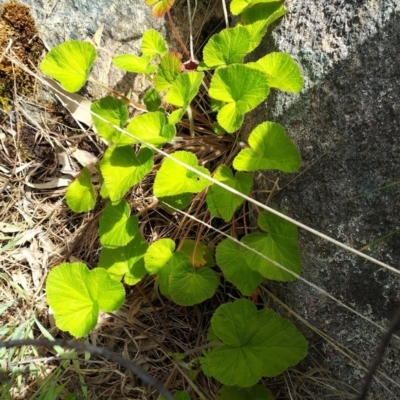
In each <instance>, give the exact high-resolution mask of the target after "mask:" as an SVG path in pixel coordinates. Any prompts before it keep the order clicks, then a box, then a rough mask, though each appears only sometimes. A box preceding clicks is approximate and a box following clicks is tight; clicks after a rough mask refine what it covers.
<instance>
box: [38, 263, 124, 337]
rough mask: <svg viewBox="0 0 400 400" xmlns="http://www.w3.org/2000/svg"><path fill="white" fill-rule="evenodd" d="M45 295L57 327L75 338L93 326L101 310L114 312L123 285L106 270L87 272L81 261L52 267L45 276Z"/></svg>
mask: <svg viewBox="0 0 400 400" xmlns="http://www.w3.org/2000/svg"><path fill="white" fill-rule="evenodd" d="M46 293H47V302H48V303H49V306H50V307H51V308H52V309H53V311H54V317H55V320H56V324H57V326H58V327H59V328H60V329H62V330H64V331H68V332H70V333H71V335H74V336H76V337H81V336H84V335H86V334H88V333H89V331H90V330H91V329H93V328H94V327H95V326H96V323H97V318H98V314H99V311H100V310H102V311H105V312H112V311H115V310H117V309H118V308H119V307H121V305H122V303H123V302H124V299H125V290H124V288H123V286H122V284H121V283H120V282H116V281H113V280H112V279H111V278H110V276H109V274H108V273H107V271H105V270H103V269H100V268H96V269H94V270H92V271H89V270H88V268H87V267H86V265H85V264H83V263H80V262H77V263H72V264H70V263H65V264H60V265H57V266H56V267H54V268H53V269H52V270H51V271H50V272H49V274H48V276H47V280H46Z"/></svg>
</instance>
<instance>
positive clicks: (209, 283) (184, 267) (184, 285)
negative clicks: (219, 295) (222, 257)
mask: <svg viewBox="0 0 400 400" xmlns="http://www.w3.org/2000/svg"><path fill="white" fill-rule="evenodd" d="M218 285H219V277H218V275H217V274H216V273H215V272H214V271H213V270H212V269H210V268H208V267H202V268H195V267H194V266H193V265H192V264H191V262H190V261H188V262H186V263H180V264H178V265H177V266H176V267H175V268H173V269H172V270H171V278H170V282H169V294H170V295H171V298H172V300H173V301H174V302H175V303H177V304H179V305H181V306H192V305H194V304H198V303H201V302H202V301H204V300H207V299H209V298H211V297H212V296H213V295H214V293H215V291H216V290H217V287H218Z"/></svg>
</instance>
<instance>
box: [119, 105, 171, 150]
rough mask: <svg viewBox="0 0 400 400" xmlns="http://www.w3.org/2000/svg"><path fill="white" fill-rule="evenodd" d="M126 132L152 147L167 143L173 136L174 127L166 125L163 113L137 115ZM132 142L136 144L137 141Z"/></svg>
mask: <svg viewBox="0 0 400 400" xmlns="http://www.w3.org/2000/svg"><path fill="white" fill-rule="evenodd" d="M126 131H127V132H129V133H131V134H132V135H133V136H135V137H136V138H138V139H139V140H142V141H144V142H146V143H149V144H152V145H154V146H159V145H161V144H164V143H167V142H169V141H170V140H172V139H173V138H174V136H175V127H174V126H173V125H167V121H166V119H165V116H164V113H162V112H161V111H155V112H148V113H146V114H140V115H137V116H136V117H134V118H133V119H132V121H131V122H130V123H129V125H128V126H127V127H126ZM132 140H133V142H134V143H137V140H135V139H132Z"/></svg>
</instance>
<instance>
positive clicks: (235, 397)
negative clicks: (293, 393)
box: [215, 385, 274, 400]
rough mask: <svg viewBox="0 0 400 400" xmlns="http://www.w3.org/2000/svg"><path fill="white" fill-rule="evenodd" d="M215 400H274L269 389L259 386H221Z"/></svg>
mask: <svg viewBox="0 0 400 400" xmlns="http://www.w3.org/2000/svg"><path fill="white" fill-rule="evenodd" d="M215 400H274V396H273V395H272V393H271V391H270V390H269V389H267V388H265V387H264V386H261V385H255V386H251V387H249V388H240V387H237V386H222V388H221V389H219V391H218V395H217V397H216V398H215Z"/></svg>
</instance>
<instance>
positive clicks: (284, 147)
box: [233, 122, 301, 172]
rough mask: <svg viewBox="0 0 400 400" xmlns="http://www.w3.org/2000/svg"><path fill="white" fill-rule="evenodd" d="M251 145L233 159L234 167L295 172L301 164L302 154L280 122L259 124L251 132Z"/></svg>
mask: <svg viewBox="0 0 400 400" xmlns="http://www.w3.org/2000/svg"><path fill="white" fill-rule="evenodd" d="M249 145H250V148H248V149H243V150H241V151H240V153H239V154H238V155H237V156H236V157H235V158H234V160H233V167H234V168H235V169H237V170H239V171H257V170H259V169H278V170H280V171H283V172H295V171H297V170H298V169H299V168H300V166H301V157H300V154H299V152H298V151H297V149H296V147H295V145H294V144H293V142H292V141H291V140H290V138H289V137H288V136H287V135H286V132H285V129H284V128H283V126H282V125H280V124H277V123H275V122H263V123H262V124H260V125H258V126H257V127H256V128H255V129H254V130H253V131H252V132H251V133H250V136H249Z"/></svg>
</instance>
